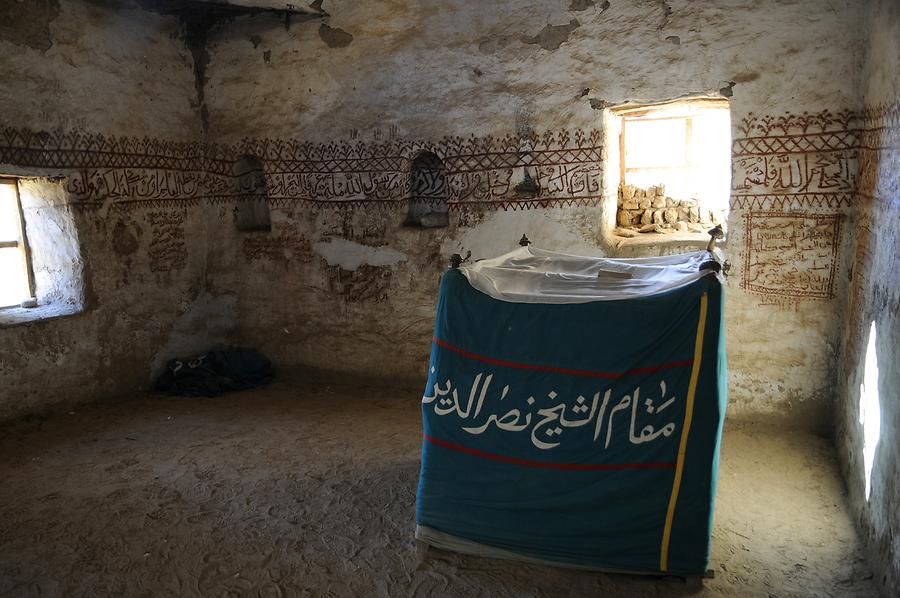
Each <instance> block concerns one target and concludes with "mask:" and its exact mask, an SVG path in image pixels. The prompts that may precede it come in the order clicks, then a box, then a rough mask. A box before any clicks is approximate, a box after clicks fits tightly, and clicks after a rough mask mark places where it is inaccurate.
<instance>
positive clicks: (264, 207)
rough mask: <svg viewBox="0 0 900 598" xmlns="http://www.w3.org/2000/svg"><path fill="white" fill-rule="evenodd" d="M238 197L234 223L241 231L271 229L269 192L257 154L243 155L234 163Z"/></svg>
mask: <svg viewBox="0 0 900 598" xmlns="http://www.w3.org/2000/svg"><path fill="white" fill-rule="evenodd" d="M233 172H234V176H235V177H236V178H237V184H238V198H237V202H238V203H237V206H236V207H235V210H234V224H235V226H236V227H237V229H238V230H240V231H270V230H272V222H271V220H270V217H269V193H268V189H267V187H266V173H265V170H264V169H263V164H262V160H260V159H259V158H257V157H256V156H249V155H246V156H241V157H240V158H238V160H237V162H236V163H235V165H234V170H233Z"/></svg>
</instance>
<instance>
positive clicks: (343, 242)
mask: <svg viewBox="0 0 900 598" xmlns="http://www.w3.org/2000/svg"><path fill="white" fill-rule="evenodd" d="M313 249H314V250H315V252H316V253H317V254H319V255H320V256H322V257H323V258H325V261H326V262H327V263H328V265H329V266H340V267H341V268H343V269H344V270H356V269H358V268H359V267H360V266H362V265H363V264H367V265H369V266H393V265H395V264H398V263H400V262H405V261H406V260H407V259H408V258H407V256H406V254H404V253H401V252H399V251H397V250H396V249H391V248H390V247H371V246H369V245H362V244H360V243H354V242H353V241H348V240H347V239H326V240H325V241H320V242H319V243H316V244H315V245H313Z"/></svg>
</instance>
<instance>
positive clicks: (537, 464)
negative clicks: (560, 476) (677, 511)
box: [422, 434, 675, 471]
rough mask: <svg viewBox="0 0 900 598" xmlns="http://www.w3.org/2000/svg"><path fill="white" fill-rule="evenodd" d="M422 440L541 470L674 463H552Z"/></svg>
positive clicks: (647, 466)
mask: <svg viewBox="0 0 900 598" xmlns="http://www.w3.org/2000/svg"><path fill="white" fill-rule="evenodd" d="M422 438H424V439H425V440H426V441H427V442H430V443H431V444H434V445H437V446H440V447H443V448H446V449H450V450H451V451H457V452H460V453H465V454H467V455H472V456H474V457H481V458H483V459H492V460H494V461H503V462H504V463H513V464H515V465H524V466H526V467H540V468H543V469H568V470H576V471H613V470H621V469H672V468H674V467H675V464H674V463H664V462H655V461H649V462H645V463H553V462H550V461H535V460H532V459H520V458H519V457H508V456H506V455H498V454H497V453H488V452H486V451H481V450H478V449H475V448H472V447H468V446H463V445H461V444H454V443H452V442H447V441H446V440H441V439H440V438H435V437H434V436H429V435H428V434H422Z"/></svg>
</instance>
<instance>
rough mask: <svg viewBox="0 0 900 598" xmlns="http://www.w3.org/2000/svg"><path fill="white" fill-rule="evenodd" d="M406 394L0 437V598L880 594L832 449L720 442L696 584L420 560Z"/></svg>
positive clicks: (104, 420)
mask: <svg viewBox="0 0 900 598" xmlns="http://www.w3.org/2000/svg"><path fill="white" fill-rule="evenodd" d="M419 417H420V416H419V403H418V400H417V397H416V395H415V393H414V392H412V393H401V392H389V391H385V390H371V389H364V388H359V389H354V390H346V389H344V390H336V389H333V388H328V387H325V386H322V387H316V388H307V389H296V388H289V387H286V386H280V385H273V386H270V387H267V388H264V389H261V390H256V391H248V392H243V393H238V394H233V395H229V396H225V397H221V398H217V399H196V400H195V399H177V398H160V397H150V398H147V399H141V400H138V401H131V402H127V403H120V404H115V405H94V406H90V407H84V408H81V409H79V410H78V412H77V413H70V414H69V415H61V416H58V417H54V418H50V419H47V420H35V419H32V420H30V421H19V422H15V423H13V424H8V425H6V426H5V427H2V428H0V480H2V483H0V596H15V597H19V596H122V597H124V596H179V597H184V596H266V597H269V596H314V597H331V596H365V597H369V596H429V597H430V596H492V597H493V596H516V597H521V596H686V595H695V596H741V597H744V596H764V597H767V598H768V597H787V596H817V597H822V596H833V597H849V596H859V597H866V598H869V597H872V596H875V595H876V592H875V590H874V586H873V585H872V576H871V574H870V572H869V571H868V569H867V568H866V566H865V564H864V562H863V560H862V555H861V552H860V547H859V544H858V541H857V538H856V535H855V533H854V530H853V527H852V525H851V522H850V520H849V518H848V515H847V506H846V499H845V496H844V490H843V485H842V483H841V481H840V478H839V476H838V471H837V466H836V464H835V459H834V455H833V450H832V448H831V447H830V444H829V442H828V441H827V440H825V439H822V438H817V437H814V436H810V435H805V434H802V433H787V432H785V431H780V432H774V431H767V430H764V429H761V428H757V427H748V426H744V427H741V426H736V425H731V424H730V425H728V426H726V432H725V442H724V448H723V455H722V466H721V473H720V481H719V492H718V500H717V504H716V518H715V531H714V534H713V554H712V564H711V566H712V567H713V568H714V569H715V579H707V580H705V581H704V583H703V585H702V586H699V587H698V586H695V585H691V584H686V583H685V582H684V581H682V580H680V579H676V578H667V579H655V578H648V577H638V576H626V575H604V574H597V573H589V572H582V571H571V570H564V569H555V568H550V567H541V566H533V565H524V564H519V563H512V562H505V561H498V560H490V559H481V558H476V557H464V556H460V555H454V554H451V553H436V554H435V553H432V554H431V555H430V557H429V559H428V560H426V561H424V562H423V563H421V564H420V563H417V561H416V556H415V543H414V541H413V539H412V536H413V528H414V521H413V517H414V503H415V492H416V481H417V478H418V467H419V450H420V439H421V436H420V434H421V424H420V419H419Z"/></svg>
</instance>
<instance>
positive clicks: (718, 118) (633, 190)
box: [601, 97, 731, 246]
mask: <svg viewBox="0 0 900 598" xmlns="http://www.w3.org/2000/svg"><path fill="white" fill-rule="evenodd" d="M603 118H604V129H605V133H606V147H607V148H608V158H607V160H606V163H605V164H604V174H605V179H606V183H607V184H606V191H605V195H604V201H603V216H602V220H603V221H602V226H601V230H602V236H603V237H604V239H603V240H604V241H606V242H607V243H608V244H612V245H615V246H623V245H646V244H652V245H662V246H665V245H684V244H691V243H696V244H700V243H703V242H705V241H708V239H709V236H708V235H707V232H706V231H707V230H709V229H710V228H711V227H713V226H715V225H717V224H722V225H724V224H725V222H726V219H727V215H728V199H729V196H730V193H731V118H730V110H729V104H728V100H727V99H725V98H722V97H693V98H682V99H678V100H671V101H664V102H656V103H644V104H638V103H627V104H623V105H620V106H615V107H612V108H608V109H606V110H605V111H604V117H603Z"/></svg>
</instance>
